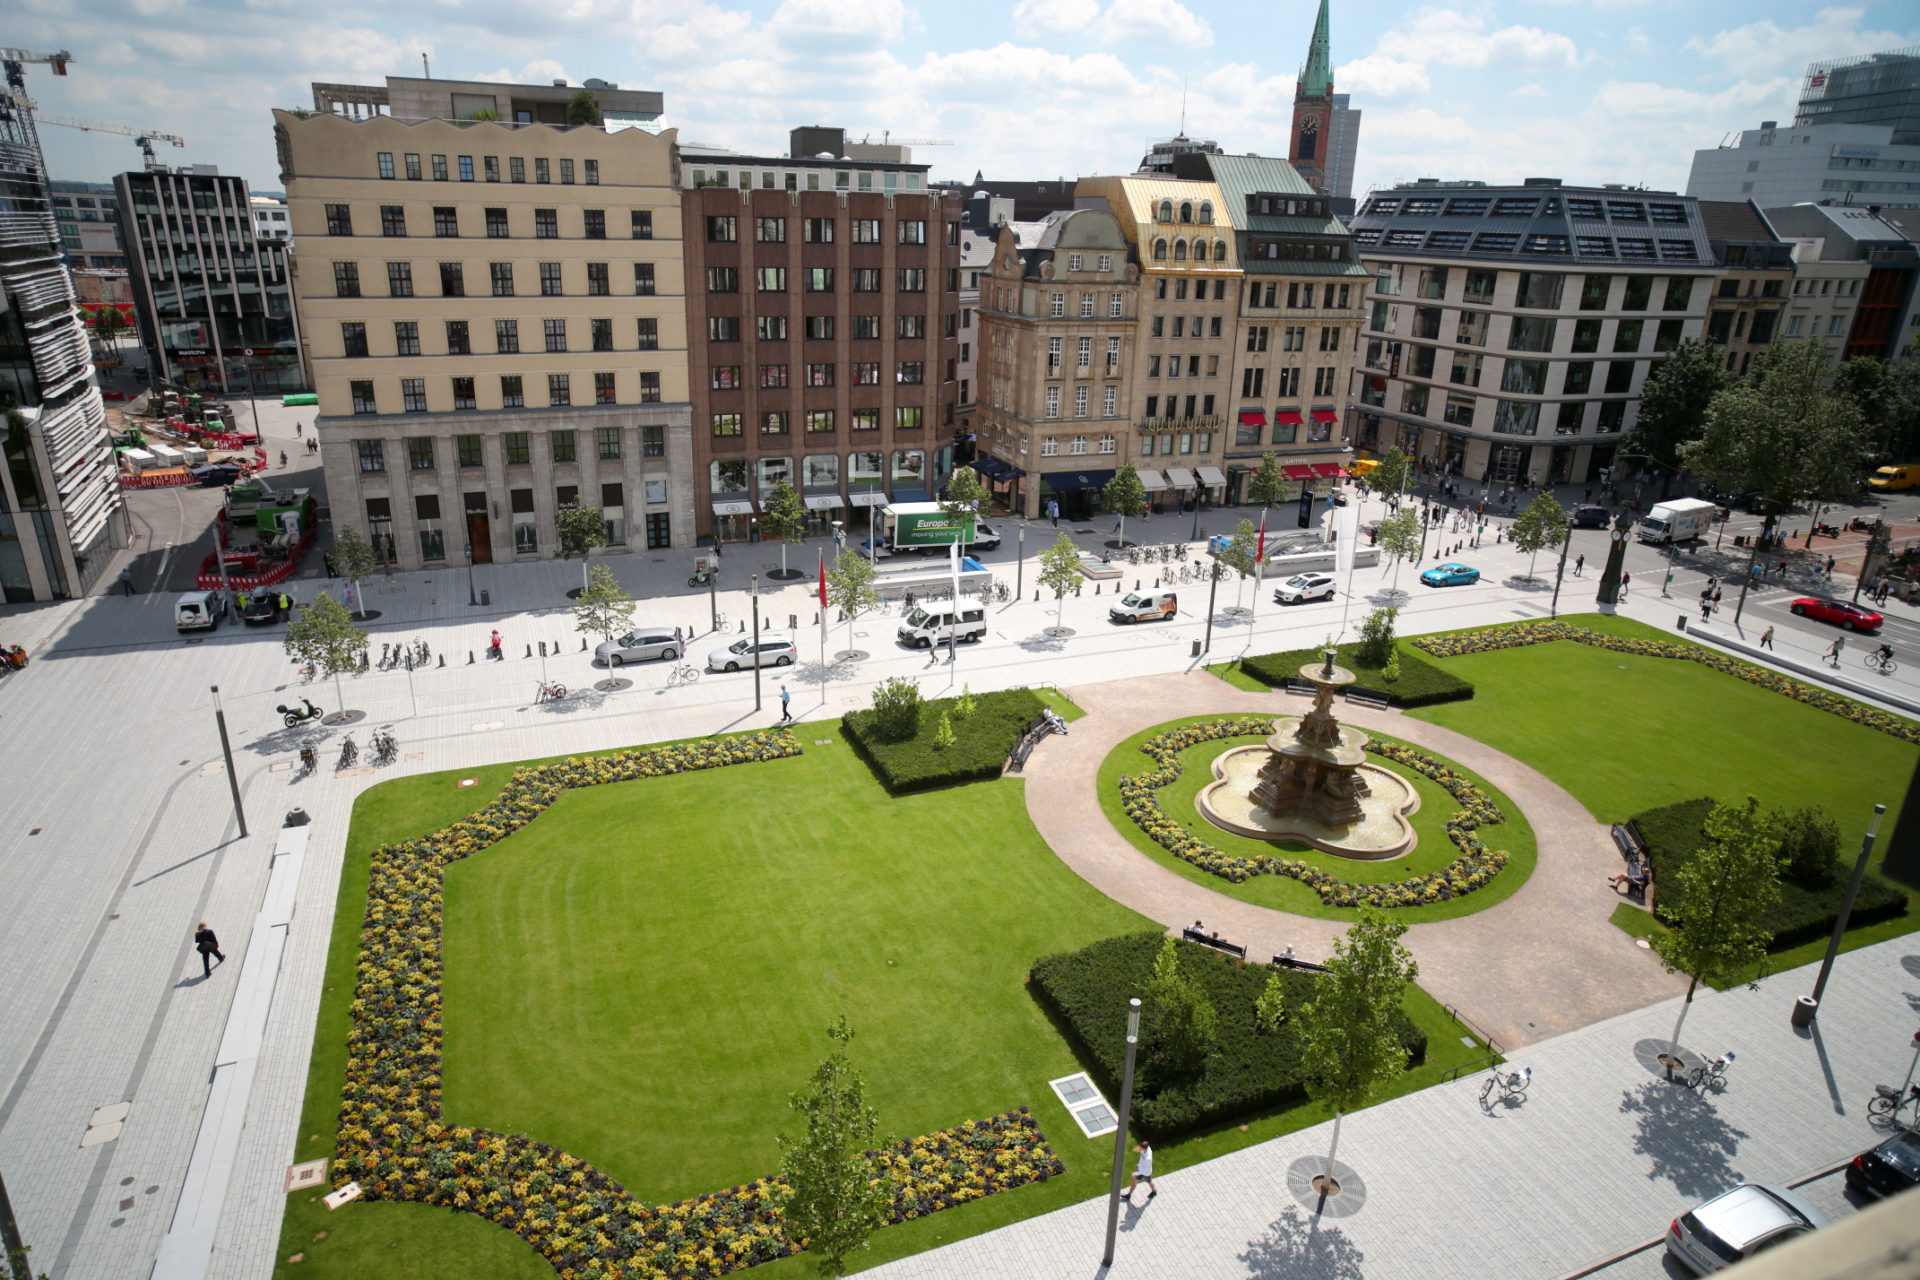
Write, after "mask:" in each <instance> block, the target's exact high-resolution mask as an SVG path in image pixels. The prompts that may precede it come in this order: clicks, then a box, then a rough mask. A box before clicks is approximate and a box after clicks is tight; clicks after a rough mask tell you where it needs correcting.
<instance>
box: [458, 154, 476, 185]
mask: <svg viewBox="0 0 1920 1280" xmlns="http://www.w3.org/2000/svg"><path fill="white" fill-rule="evenodd" d="M460 181H462V182H472V181H473V157H472V156H461V157H460Z"/></svg>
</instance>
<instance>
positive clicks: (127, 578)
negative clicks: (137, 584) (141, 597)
mask: <svg viewBox="0 0 1920 1280" xmlns="http://www.w3.org/2000/svg"><path fill="white" fill-rule="evenodd" d="M120 589H121V590H122V591H124V592H126V593H127V594H128V595H132V594H133V570H132V569H122V570H121V571H120Z"/></svg>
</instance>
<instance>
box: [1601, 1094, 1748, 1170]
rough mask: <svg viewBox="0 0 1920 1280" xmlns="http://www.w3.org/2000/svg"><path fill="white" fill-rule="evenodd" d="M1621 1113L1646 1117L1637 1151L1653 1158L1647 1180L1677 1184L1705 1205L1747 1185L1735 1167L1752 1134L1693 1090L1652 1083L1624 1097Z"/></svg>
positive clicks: (1637, 1138) (1638, 1135) (1636, 1142)
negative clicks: (1744, 1142) (1737, 1185)
mask: <svg viewBox="0 0 1920 1280" xmlns="http://www.w3.org/2000/svg"><path fill="white" fill-rule="evenodd" d="M1620 1110H1621V1111H1622V1112H1623V1113H1626V1114H1632V1115H1638V1116H1639V1117H1640V1123H1639V1129H1638V1132H1637V1133H1636V1134H1635V1136H1634V1141H1633V1149H1634V1151H1635V1152H1636V1153H1638V1154H1640V1155H1643V1156H1646V1157H1647V1158H1648V1169H1647V1175H1648V1176H1649V1177H1652V1178H1662V1179H1665V1180H1666V1181H1668V1182H1671V1183H1672V1184H1673V1187H1674V1190H1675V1191H1677V1192H1678V1193H1679V1194H1680V1195H1681V1196H1682V1197H1684V1198H1686V1199H1689V1200H1704V1199H1706V1198H1707V1197H1708V1196H1713V1195H1718V1194H1719V1193H1720V1192H1722V1191H1724V1190H1726V1189H1727V1188H1728V1187H1730V1186H1732V1185H1733V1184H1734V1183H1737V1182H1743V1181H1745V1180H1746V1179H1745V1177H1744V1175H1742V1174H1741V1173H1740V1171H1739V1170H1738V1169H1736V1168H1735V1167H1734V1165H1733V1158H1734V1155H1735V1154H1736V1152H1737V1151H1738V1150H1739V1147H1740V1141H1741V1139H1743V1138H1745V1137H1746V1136H1747V1134H1746V1132H1745V1131H1744V1130H1741V1129H1736V1128H1734V1127H1733V1126H1732V1125H1730V1124H1728V1123H1727V1122H1726V1121H1725V1120H1722V1119H1721V1118H1720V1115H1719V1113H1718V1112H1717V1111H1715V1110H1714V1109H1713V1104H1712V1103H1710V1102H1708V1101H1707V1100H1706V1099H1704V1098H1701V1097H1698V1096H1697V1095H1695V1093H1694V1092H1693V1090H1691V1089H1688V1088H1686V1087H1685V1086H1684V1085H1679V1084H1668V1083H1667V1082H1666V1081H1665V1080H1649V1081H1647V1082H1645V1083H1644V1084H1642V1085H1640V1086H1639V1087H1637V1088H1634V1089H1629V1090H1627V1091H1625V1092H1624V1093H1622V1094H1621V1095H1620Z"/></svg>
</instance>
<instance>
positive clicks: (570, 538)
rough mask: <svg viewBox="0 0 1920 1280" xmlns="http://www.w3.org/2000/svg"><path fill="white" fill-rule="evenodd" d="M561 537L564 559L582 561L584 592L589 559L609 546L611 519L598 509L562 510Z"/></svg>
mask: <svg viewBox="0 0 1920 1280" xmlns="http://www.w3.org/2000/svg"><path fill="white" fill-rule="evenodd" d="M553 523H554V527H555V528H556V529H558V530H559V533H560V558H561V559H563V560H571V559H573V558H574V557H575V556H579V557H580V589H581V590H582V591H585V590H587V583H588V578H587V557H588V556H591V555H592V554H593V553H594V551H595V550H597V549H598V548H600V547H604V546H606V545H607V518H606V516H604V515H602V514H601V513H600V509H599V508H598V507H582V506H579V505H574V506H570V507H562V508H560V514H559V515H557V516H556V517H554V522H553Z"/></svg>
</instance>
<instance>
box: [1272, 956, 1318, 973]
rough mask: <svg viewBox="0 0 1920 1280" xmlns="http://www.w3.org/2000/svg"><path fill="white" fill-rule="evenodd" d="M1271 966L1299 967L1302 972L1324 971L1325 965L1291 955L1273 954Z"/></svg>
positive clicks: (1279, 967) (1281, 967)
mask: <svg viewBox="0 0 1920 1280" xmlns="http://www.w3.org/2000/svg"><path fill="white" fill-rule="evenodd" d="M1273 967H1274V968H1276V969H1299V970H1301V971H1302V972H1304V973H1325V972H1326V971H1327V966H1325V965H1323V964H1315V963H1314V962H1313V961H1311V960H1299V959H1296V958H1294V957H1293V956H1275V957H1274V958H1273Z"/></svg>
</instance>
